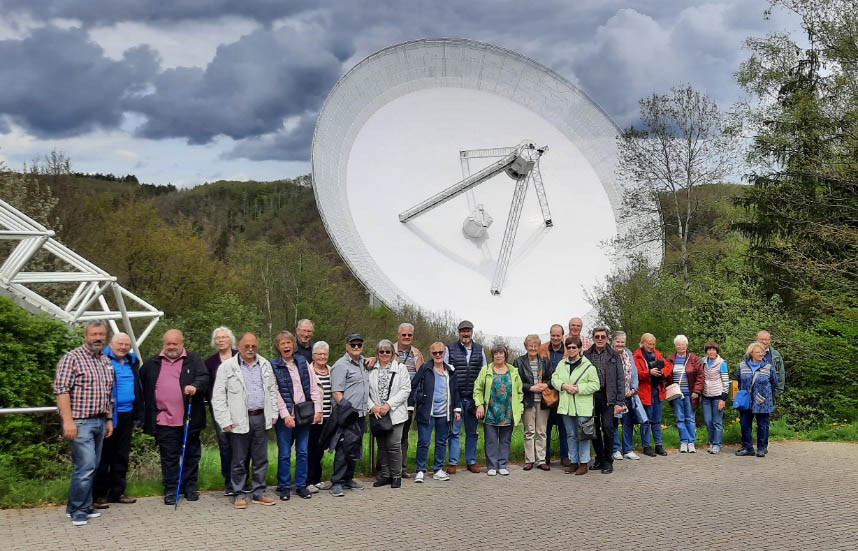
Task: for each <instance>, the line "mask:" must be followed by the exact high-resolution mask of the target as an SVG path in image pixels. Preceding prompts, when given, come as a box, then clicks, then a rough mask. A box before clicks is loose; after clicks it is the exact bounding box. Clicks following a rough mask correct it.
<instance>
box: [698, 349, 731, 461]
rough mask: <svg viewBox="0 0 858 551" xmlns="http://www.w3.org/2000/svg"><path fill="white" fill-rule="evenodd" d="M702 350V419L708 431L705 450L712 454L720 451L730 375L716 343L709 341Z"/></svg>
mask: <svg viewBox="0 0 858 551" xmlns="http://www.w3.org/2000/svg"><path fill="white" fill-rule="evenodd" d="M703 350H704V351H705V352H706V361H704V362H703V420H704V421H705V422H706V430H707V432H708V433H709V448H707V450H706V451H708V452H709V453H713V454H714V453H719V452H720V451H721V443H722V441H721V438H722V436H723V434H724V425H723V423H722V420H723V418H724V405H725V400H727V389H728V388H729V387H730V376H729V374H728V371H727V362H725V361H724V360H723V359H721V348H720V347H719V346H718V343H715V342H712V341H709V342H707V343H706V345H705V346H704V347H703Z"/></svg>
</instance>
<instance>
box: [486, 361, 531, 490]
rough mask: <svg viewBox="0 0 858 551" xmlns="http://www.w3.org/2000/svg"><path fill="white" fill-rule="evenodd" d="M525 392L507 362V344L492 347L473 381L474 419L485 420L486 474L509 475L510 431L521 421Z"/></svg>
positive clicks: (518, 378) (516, 373)
mask: <svg viewBox="0 0 858 551" xmlns="http://www.w3.org/2000/svg"><path fill="white" fill-rule="evenodd" d="M523 402H524V393H523V392H522V389H521V377H520V376H519V374H518V370H517V369H516V368H514V367H513V366H511V365H510V364H508V363H507V351H506V347H505V346H504V345H502V344H496V345H495V346H493V347H492V363H491V365H484V366H483V368H482V369H481V370H480V373H479V375H477V380H476V381H474V404H475V405H476V406H477V419H483V418H484V419H485V421H484V425H483V427H484V429H483V430H484V433H483V434H484V441H485V452H486V466H487V467H488V474H489V476H495V475H497V474H501V475H504V476H506V475H508V474H509V469H507V465H508V464H509V443H510V439H511V438H512V430H513V428H515V426H516V425H517V424H519V423H520V422H521V412H522V411H523V410H524V403H523Z"/></svg>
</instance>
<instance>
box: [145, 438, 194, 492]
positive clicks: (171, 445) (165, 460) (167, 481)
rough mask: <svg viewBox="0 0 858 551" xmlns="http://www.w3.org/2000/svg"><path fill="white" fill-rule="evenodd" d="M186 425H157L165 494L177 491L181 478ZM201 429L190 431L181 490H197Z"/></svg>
mask: <svg viewBox="0 0 858 551" xmlns="http://www.w3.org/2000/svg"><path fill="white" fill-rule="evenodd" d="M184 433H185V427H165V426H163V425H156V426H155V442H157V443H158V449H159V450H160V452H161V482H162V483H163V484H164V494H165V495H167V494H172V493H173V492H175V491H176V481H177V480H178V478H179V457H180V456H181V455H182V435H183V434H184ZM201 454H202V446H201V445H200V431H199V430H192V431H189V432H188V442H187V445H186V446H185V463H184V465H183V466H182V485H181V487H180V488H179V491H180V492H190V491H196V490H197V474H198V473H199V466H200V455H201Z"/></svg>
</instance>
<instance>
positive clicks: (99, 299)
mask: <svg viewBox="0 0 858 551" xmlns="http://www.w3.org/2000/svg"><path fill="white" fill-rule="evenodd" d="M0 239H2V240H11V241H17V242H18V244H17V245H16V246H15V247H14V248H13V249H12V250H11V251H10V252H9V254H8V256H7V257H6V259H5V261H4V262H3V264H2V266H0V293H2V294H3V295H5V296H7V297H9V298H10V299H12V300H13V301H14V302H15V303H16V304H18V305H19V306H21V307H22V308H25V309H26V310H29V311H30V312H33V313H37V314H48V315H50V316H53V317H55V318H57V319H59V320H61V321H64V322H66V323H69V324H74V323H85V322H87V321H92V320H106V321H107V322H108V324H109V325H110V328H111V329H112V330H113V332H114V333H115V332H118V331H124V332H125V333H128V336H129V337H130V338H131V346H132V347H133V348H134V352H135V353H136V354H137V357H140V348H139V346H140V344H141V343H142V342H143V341H144V340H145V339H146V337H147V336H149V333H150V332H151V331H152V329H153V328H154V327H155V325H156V324H157V323H158V320H159V319H160V318H161V317H162V316H163V315H164V313H163V312H161V311H160V310H158V309H157V308H155V307H154V306H152V305H151V304H149V303H147V302H146V301H144V300H143V299H141V298H140V297H138V296H136V295H135V294H133V293H132V292H130V291H128V290H127V289H125V288H124V287H122V286H121V285H119V284H118V283H117V282H116V277H114V276H112V275H110V274H109V273H107V272H106V271H104V270H102V269H101V268H99V267H98V266H96V265H95V264H93V263H92V262H90V261H88V260H86V259H85V258H83V257H82V256H80V255H79V254H77V253H75V252H74V251H72V250H71V249H69V248H68V247H66V246H65V245H63V244H61V243H60V242H59V241H57V240H56V239H54V232H53V231H52V230H49V229H47V228H45V227H44V226H42V225H41V224H39V223H38V222H36V221H35V220H33V219H32V218H30V217H28V216H27V215H25V214H24V213H22V212H21V211H19V210H17V209H16V208H15V207H13V206H12V205H10V204H8V203H6V202H5V201H2V200H0ZM39 252H44V253H47V254H48V255H50V256H52V257H53V258H56V259H58V260H60V261H61V262H62V263H64V264H65V265H66V267H67V268H68V269H67V270H66V271H53V272H51V271H25V270H24V269H25V268H26V267H27V266H28V264H29V263H30V261H31V260H33V257H35V256H36V254H37V253H39ZM45 283H49V284H53V287H62V286H66V288H68V289H69V291H71V288H70V286H74V291H72V292H71V297H70V298H69V299H68V300H67V301H65V304H64V305H62V306H61V305H59V304H57V303H56V302H55V301H56V300H57V299H51V298H48V297H46V296H44V294H42V293H40V292H38V290H36V289H34V288H33V286H34V285H36V286H38V284H45ZM132 320H142V321H143V322H146V321H147V320H148V323H146V325H145V327H144V328H143V330H142V331H141V332H140V333H139V334H136V332H135V331H134V327H133V326H132ZM120 323H121V329H120Z"/></svg>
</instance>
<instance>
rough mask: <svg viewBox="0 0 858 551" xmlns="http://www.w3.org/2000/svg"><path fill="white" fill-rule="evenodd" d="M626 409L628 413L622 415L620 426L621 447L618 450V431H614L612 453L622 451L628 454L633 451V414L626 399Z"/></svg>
mask: <svg viewBox="0 0 858 551" xmlns="http://www.w3.org/2000/svg"><path fill="white" fill-rule="evenodd" d="M626 407H628V408H629V411H627V412H625V413H624V414H623V418H622V424H623V446H622V448H620V431H614V451H615V452H618V451H620V450H622V452H623V453H624V454H625V453H629V452H630V451H632V450H633V449H634V437H635V414H634V413H632V406H631V400H629V399H626Z"/></svg>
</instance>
